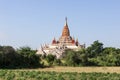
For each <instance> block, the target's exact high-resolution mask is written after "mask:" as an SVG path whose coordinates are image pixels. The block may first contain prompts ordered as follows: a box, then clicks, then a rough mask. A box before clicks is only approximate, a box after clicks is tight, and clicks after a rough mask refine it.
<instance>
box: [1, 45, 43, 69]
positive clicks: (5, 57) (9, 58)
mask: <svg viewBox="0 0 120 80" xmlns="http://www.w3.org/2000/svg"><path fill="white" fill-rule="evenodd" d="M35 53H36V51H34V50H32V49H31V48H29V47H22V48H20V49H17V50H15V49H14V48H13V47H11V46H0V68H33V67H42V65H40V62H39V61H40V59H39V57H38V56H37V55H36V54H35Z"/></svg>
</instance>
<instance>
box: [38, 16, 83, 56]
mask: <svg viewBox="0 0 120 80" xmlns="http://www.w3.org/2000/svg"><path fill="white" fill-rule="evenodd" d="M81 48H85V45H84V44H83V45H81V44H80V43H79V42H78V39H76V40H75V39H74V38H73V37H71V36H70V30H69V27H68V24H67V18H66V19H65V25H64V28H63V31H62V35H61V36H60V38H59V39H58V40H56V39H55V38H54V39H53V40H52V43H51V44H49V45H41V48H40V49H39V50H38V51H37V54H41V55H48V54H52V55H55V56H56V57H57V58H62V57H63V55H64V51H65V50H66V49H72V50H75V51H77V50H80V49H81Z"/></svg>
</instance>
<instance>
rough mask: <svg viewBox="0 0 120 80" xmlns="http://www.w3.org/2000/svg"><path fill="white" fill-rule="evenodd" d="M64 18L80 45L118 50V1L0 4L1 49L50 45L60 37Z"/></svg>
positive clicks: (11, 0) (0, 0)
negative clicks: (6, 46)
mask: <svg viewBox="0 0 120 80" xmlns="http://www.w3.org/2000/svg"><path fill="white" fill-rule="evenodd" d="M65 17H67V18H68V25H69V29H70V32H71V33H70V34H71V36H74V37H75V38H78V39H79V42H80V43H81V44H84V43H86V45H87V46H89V45H90V44H91V43H93V41H95V40H99V41H100V42H103V43H104V46H105V47H106V46H108V47H109V46H112V47H118V48H120V37H119V35H120V0H0V45H11V46H13V47H15V48H16V47H22V46H30V47H31V48H34V49H36V48H39V46H40V45H41V44H45V43H46V44H49V43H51V40H52V39H53V38H54V37H56V39H59V37H60V36H61V32H62V29H63V26H64V23H65Z"/></svg>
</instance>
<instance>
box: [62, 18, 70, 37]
mask: <svg viewBox="0 0 120 80" xmlns="http://www.w3.org/2000/svg"><path fill="white" fill-rule="evenodd" d="M62 36H70V32H69V28H68V24H67V17H66V18H65V25H64V28H63V31H62Z"/></svg>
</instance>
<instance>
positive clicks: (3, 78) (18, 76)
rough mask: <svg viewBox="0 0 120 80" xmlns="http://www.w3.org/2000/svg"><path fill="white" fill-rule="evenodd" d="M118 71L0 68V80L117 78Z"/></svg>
mask: <svg viewBox="0 0 120 80" xmlns="http://www.w3.org/2000/svg"><path fill="white" fill-rule="evenodd" d="M119 75H120V74H119V73H96V72H93V73H84V72H83V73H76V72H47V71H46V72H41V71H36V70H35V71H29V70H28V71H24V70H22V71H20V70H0V80H119V79H120V76H119Z"/></svg>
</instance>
